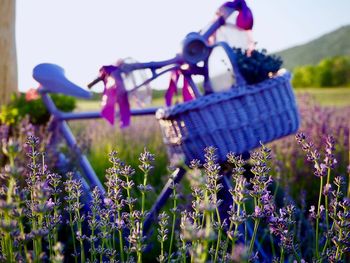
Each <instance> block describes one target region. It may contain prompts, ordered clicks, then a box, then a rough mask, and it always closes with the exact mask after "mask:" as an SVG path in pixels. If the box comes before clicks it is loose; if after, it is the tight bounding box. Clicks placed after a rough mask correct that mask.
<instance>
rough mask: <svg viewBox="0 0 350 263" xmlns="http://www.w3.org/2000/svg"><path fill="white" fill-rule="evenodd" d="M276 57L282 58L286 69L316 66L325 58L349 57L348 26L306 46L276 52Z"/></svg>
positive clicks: (349, 26)
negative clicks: (309, 65)
mask: <svg viewBox="0 0 350 263" xmlns="http://www.w3.org/2000/svg"><path fill="white" fill-rule="evenodd" d="M276 55H279V56H281V57H282V59H283V61H284V64H283V66H284V67H285V68H287V69H293V68H294V67H296V66H302V65H307V64H317V63H318V62H320V61H321V60H322V59H324V58H327V57H334V56H345V55H347V56H350V25H347V26H343V27H341V28H339V29H337V30H335V31H332V32H330V33H328V34H325V35H323V36H321V37H319V38H317V39H315V40H312V41H310V42H308V43H306V44H303V45H299V46H295V47H292V48H288V49H285V50H282V51H279V52H276Z"/></svg>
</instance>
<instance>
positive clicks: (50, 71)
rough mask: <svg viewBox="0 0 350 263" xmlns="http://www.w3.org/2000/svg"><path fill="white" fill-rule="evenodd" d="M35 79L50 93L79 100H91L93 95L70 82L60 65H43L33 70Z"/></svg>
mask: <svg viewBox="0 0 350 263" xmlns="http://www.w3.org/2000/svg"><path fill="white" fill-rule="evenodd" d="M33 78H34V79H35V80H36V81H38V82H39V83H40V84H41V85H42V87H43V88H44V89H45V90H47V91H48V92H50V93H62V94H65V95H68V96H74V97H79V98H90V97H91V93H90V92H89V91H86V90H84V89H83V88H81V87H79V86H78V85H76V84H74V83H73V82H71V81H69V80H68V79H67V78H66V76H65V73H64V69H63V68H61V67H60V66H58V65H55V64H50V63H42V64H39V65H37V66H35V68H34V69H33Z"/></svg>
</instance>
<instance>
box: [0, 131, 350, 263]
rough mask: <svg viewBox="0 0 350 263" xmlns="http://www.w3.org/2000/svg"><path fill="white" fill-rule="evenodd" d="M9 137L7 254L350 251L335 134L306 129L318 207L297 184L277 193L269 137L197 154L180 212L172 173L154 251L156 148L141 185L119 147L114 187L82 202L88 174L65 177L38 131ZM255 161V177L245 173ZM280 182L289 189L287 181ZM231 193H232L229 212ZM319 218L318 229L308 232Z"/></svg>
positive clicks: (2, 212) (252, 255)
mask: <svg viewBox="0 0 350 263" xmlns="http://www.w3.org/2000/svg"><path fill="white" fill-rule="evenodd" d="M4 142H6V143H4V144H2V147H1V148H2V154H3V155H4V156H6V158H7V159H6V163H7V165H6V166H5V167H4V168H3V169H2V170H1V176H0V181H1V183H2V185H1V188H0V229H1V232H0V258H1V261H7V262H15V261H26V262H43V261H44V262H63V260H64V257H65V258H66V259H65V260H67V261H70V260H74V261H75V262H104V261H108V262H117V261H121V262H134V261H137V262H147V261H148V260H150V259H149V257H151V258H152V259H153V260H154V259H155V257H157V259H158V261H159V262H166V261H167V262H183V263H184V262H208V261H209V262H253V261H255V262H256V261H260V259H262V257H263V256H268V257H270V259H271V260H272V257H274V262H286V261H288V262H292V261H296V262H305V260H307V261H312V260H313V261H315V262H324V261H329V262H339V261H340V262H342V261H343V262H346V260H348V253H349V245H350V240H349V237H350V223H349V222H350V221H349V219H350V202H349V198H348V197H347V193H348V191H349V189H348V184H347V183H346V179H345V177H343V176H341V174H338V172H337V165H339V164H340V161H343V160H344V159H342V158H340V159H339V158H338V155H337V147H336V146H337V145H338V144H337V142H336V141H335V140H334V139H333V137H330V136H328V137H326V138H325V140H324V142H323V147H322V148H320V147H318V144H316V143H311V142H310V140H309V138H308V137H307V136H306V135H304V134H298V135H297V142H298V143H299V144H300V145H301V149H302V150H303V151H304V152H305V153H306V159H307V160H308V161H311V162H312V168H313V170H314V171H313V174H314V175H315V176H314V181H315V182H317V183H319V187H318V188H319V193H318V198H317V199H316V202H315V203H316V204H315V203H314V204H312V206H311V208H310V210H309V209H306V206H308V207H310V206H309V205H307V204H306V203H305V202H304V203H302V204H300V205H298V204H297V203H296V202H295V201H294V200H293V199H292V197H291V196H290V195H289V194H288V191H286V192H285V194H284V195H285V198H284V200H276V199H277V198H280V197H279V195H278V194H277V193H276V191H274V190H273V189H272V188H271V187H272V183H273V178H272V176H271V173H272V170H271V163H277V162H275V160H273V161H274V162H271V158H272V156H273V155H272V153H271V150H270V149H269V148H267V147H266V146H264V145H262V147H261V148H260V149H259V150H258V151H256V152H254V153H252V154H251V160H250V161H249V162H248V161H245V160H243V159H242V157H241V156H239V155H235V154H234V153H230V154H228V156H227V161H228V164H229V166H225V167H221V166H220V165H219V164H218V163H217V162H216V155H215V148H213V147H209V148H207V149H206V150H205V158H206V162H205V163H204V164H203V165H202V164H200V163H199V162H198V161H193V162H192V163H191V166H190V169H188V173H187V174H188V180H189V182H190V192H191V196H192V199H191V200H190V202H187V203H184V204H183V205H184V207H185V209H181V211H182V212H181V213H180V209H179V205H180V200H179V193H178V190H177V187H176V184H175V182H174V180H173V181H172V182H173V183H172V191H173V192H172V202H171V204H169V205H170V210H169V211H170V213H168V212H166V211H163V212H161V213H160V215H159V217H158V231H157V233H156V239H157V240H158V242H159V244H160V249H159V251H154V250H153V251H152V250H151V252H147V250H146V244H148V243H149V242H147V241H146V240H151V239H147V238H150V237H146V236H145V234H146V233H144V231H143V224H144V221H145V218H146V217H147V215H148V212H147V209H148V205H147V202H146V200H147V199H148V196H149V193H150V192H151V191H152V187H151V186H150V185H149V184H148V181H149V178H150V177H151V171H152V169H153V162H154V155H153V154H151V153H149V152H148V151H147V150H144V151H143V152H142V153H141V155H140V158H139V162H140V163H139V168H140V171H141V173H140V176H141V177H143V178H142V179H143V180H142V181H143V183H142V184H140V185H138V186H137V187H136V186H135V183H134V179H135V177H136V176H138V174H137V172H136V171H135V170H134V169H133V168H132V167H131V166H129V165H127V164H125V163H124V162H122V161H121V160H120V157H119V155H118V153H117V152H112V153H111V154H110V155H109V161H110V163H111V167H110V168H109V169H107V171H106V181H105V185H106V194H104V195H102V194H101V193H100V192H99V191H98V190H97V188H95V189H93V191H92V193H91V195H92V200H91V202H90V203H84V204H83V202H82V200H83V195H84V194H85V193H84V192H83V189H82V184H81V182H80V181H79V180H76V179H75V178H74V175H73V174H72V173H69V174H68V175H66V176H64V177H61V176H59V175H57V174H54V173H50V172H49V171H48V168H47V166H46V165H45V155H44V154H43V153H42V152H40V151H39V150H38V147H39V141H38V139H37V138H36V137H33V136H31V137H29V138H28V140H27V146H22V145H21V144H19V143H18V141H16V140H12V141H10V140H8V139H6V140H4ZM22 149H26V150H27V153H28V154H27V155H28V156H27V157H28V164H29V165H28V173H27V175H26V180H25V181H24V182H21V181H20V177H21V174H23V173H24V170H23V169H19V168H18V167H17V166H16V162H17V161H18V156H19V155H20V152H21V150H22ZM336 160H337V161H336ZM339 160H340V161H339ZM248 163H249V164H250V165H251V168H250V169H249V170H250V171H251V173H252V176H251V177H247V176H246V173H247V171H246V170H247V164H248ZM282 171H283V169H282V170H281V176H280V178H282V177H283V176H282V174H283V173H282ZM230 175H231V176H230ZM173 179H174V178H173ZM223 180H226V181H230V185H231V190H230V191H229V196H230V198H229V200H226V199H225V200H220V197H219V196H220V193H221V191H223V190H224V188H223V182H224V181H223ZM281 180H282V179H281ZM278 185H279V187H278V188H279V189H283V188H284V187H283V184H282V183H281V182H279V184H278ZM63 190H64V191H63ZM287 190H288V189H287ZM63 193H64V195H65V197H64V198H62V194H63ZM306 194H307V193H306ZM277 201H278V202H277ZM223 202H230V204H231V205H230V208H229V210H228V211H226V210H224V209H226V208H225V207H226V206H225V205H224V203H223ZM83 208H86V209H83ZM85 210H86V211H85ZM307 210H309V213H308V211H307ZM169 215H170V216H169ZM308 216H309V219H307V217H308ZM85 223H86V226H87V227H86V228H84V224H85ZM310 225H312V226H313V231H314V234H313V235H305V236H302V233H303V232H304V230H305V228H307V227H308V226H310ZM60 230H63V231H60ZM67 230H68V232H70V241H69V242H65V243H64V244H63V243H62V241H63V237H62V235H61V232H62V233H63V232H66V231H67ZM300 237H302V240H303V242H305V244H306V245H305V244H304V245H303V244H301V238H300ZM175 241H176V242H175ZM308 244H312V246H309V245H308ZM306 247H309V248H306ZM149 249H152V247H151V246H150V248H149ZM71 252H72V253H71ZM152 255H157V256H153V257H152Z"/></svg>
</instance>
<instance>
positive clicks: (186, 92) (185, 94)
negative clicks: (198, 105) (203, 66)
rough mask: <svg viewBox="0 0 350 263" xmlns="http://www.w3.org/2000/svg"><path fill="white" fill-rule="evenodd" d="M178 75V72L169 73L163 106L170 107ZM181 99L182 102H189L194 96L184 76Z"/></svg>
mask: <svg viewBox="0 0 350 263" xmlns="http://www.w3.org/2000/svg"><path fill="white" fill-rule="evenodd" d="M180 74H181V71H180V70H173V71H172V72H171V77H170V83H169V87H168V90H167V91H166V93H165V96H164V97H165V104H166V106H167V107H169V106H171V104H172V100H173V97H174V95H175V94H177V82H178V81H179V77H180ZM182 98H183V100H184V101H190V100H193V99H194V95H193V93H192V92H191V90H190V87H189V84H188V81H187V79H186V77H185V76H184V78H183V86H182Z"/></svg>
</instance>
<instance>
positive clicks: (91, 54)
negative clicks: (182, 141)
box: [16, 0, 350, 91]
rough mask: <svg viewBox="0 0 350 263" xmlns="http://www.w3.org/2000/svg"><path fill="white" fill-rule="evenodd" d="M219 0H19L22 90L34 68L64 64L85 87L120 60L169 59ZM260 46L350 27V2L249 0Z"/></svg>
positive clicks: (274, 48)
mask: <svg viewBox="0 0 350 263" xmlns="http://www.w3.org/2000/svg"><path fill="white" fill-rule="evenodd" d="M223 3H224V1H219V0H176V1H169V0H147V1H141V0H138V1H136V0H129V1H126V0H123V1H122V0H17V3H16V4H17V7H16V8H17V9H16V10H17V14H16V42H17V60H18V80H19V89H20V90H22V91H25V90H27V89H29V88H32V87H36V86H37V83H36V82H35V81H34V80H33V79H32V76H31V74H32V69H33V68H34V66H35V65H37V64H39V63H43V62H50V63H54V64H58V65H61V66H62V67H63V68H65V70H66V74H67V76H68V77H69V78H70V79H71V80H72V81H73V82H75V83H77V84H78V85H80V86H83V87H84V86H86V84H87V83H88V82H89V81H91V80H93V79H94V78H95V77H96V76H97V73H98V70H99V68H100V67H101V66H102V65H108V64H112V63H115V62H116V61H117V60H118V59H119V58H126V57H132V58H134V59H136V60H137V61H140V62H144V61H155V60H164V59H168V58H171V57H173V56H174V55H175V54H176V53H178V52H179V51H180V46H181V41H182V40H183V39H184V37H185V36H186V34H187V33H189V32H191V31H198V30H200V29H201V28H203V27H205V26H206V25H207V24H208V23H209V22H210V21H212V20H213V18H214V16H215V12H216V10H217V9H218V8H219V7H220V6H221V5H222V4H223ZM247 3H248V5H249V6H250V8H251V9H252V12H253V15H254V28H253V36H254V40H255V41H256V42H257V43H258V44H257V48H258V49H262V48H265V49H267V50H268V51H269V52H274V51H279V50H282V49H285V48H288V47H291V46H295V45H299V44H302V43H305V42H308V41H310V40H312V39H314V38H316V37H319V36H321V35H323V34H325V33H327V32H330V31H332V30H335V29H337V28H339V27H340V26H343V25H348V24H350V15H349V11H350V0H332V1H329V0H317V1H316V0H247Z"/></svg>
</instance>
